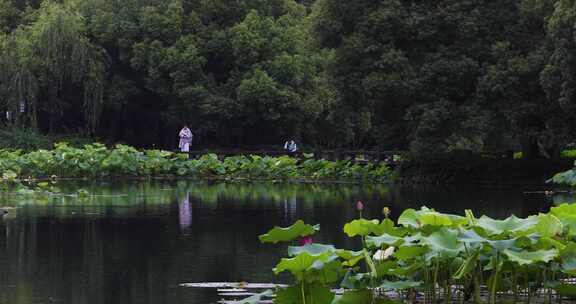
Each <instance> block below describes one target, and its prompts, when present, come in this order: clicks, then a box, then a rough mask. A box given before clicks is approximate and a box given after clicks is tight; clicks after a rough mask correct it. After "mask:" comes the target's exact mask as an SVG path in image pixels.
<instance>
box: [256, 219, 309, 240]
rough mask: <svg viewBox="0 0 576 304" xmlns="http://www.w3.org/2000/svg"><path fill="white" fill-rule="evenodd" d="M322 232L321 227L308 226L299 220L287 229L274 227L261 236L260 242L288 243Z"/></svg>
mask: <svg viewBox="0 0 576 304" xmlns="http://www.w3.org/2000/svg"><path fill="white" fill-rule="evenodd" d="M318 230H320V226H319V225H315V226H312V225H308V224H305V223H304V221H302V220H298V221H296V223H294V224H293V225H292V226H290V227H287V228H281V227H274V228H272V230H270V231H268V233H266V234H263V235H261V236H260V237H259V238H260V242H262V243H278V242H288V241H292V240H294V239H297V238H299V237H303V236H308V235H312V234H314V233H316V231H318Z"/></svg>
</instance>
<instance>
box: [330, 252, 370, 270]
mask: <svg viewBox="0 0 576 304" xmlns="http://www.w3.org/2000/svg"><path fill="white" fill-rule="evenodd" d="M336 254H337V255H338V256H339V257H340V258H342V259H344V260H345V261H344V262H343V263H342V265H344V266H348V267H353V266H354V265H356V264H358V262H360V261H361V260H362V259H363V258H364V251H363V250H360V251H350V250H344V249H338V250H336Z"/></svg>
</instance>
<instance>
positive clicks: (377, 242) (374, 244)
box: [366, 234, 404, 248]
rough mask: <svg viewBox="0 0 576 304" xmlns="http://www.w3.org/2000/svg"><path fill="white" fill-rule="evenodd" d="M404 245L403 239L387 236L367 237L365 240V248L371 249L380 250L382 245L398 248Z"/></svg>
mask: <svg viewBox="0 0 576 304" xmlns="http://www.w3.org/2000/svg"><path fill="white" fill-rule="evenodd" d="M402 243H404V238H401V237H396V236H392V235H388V234H383V235H381V236H369V237H367V238H366V246H368V247H371V248H380V247H382V245H388V246H399V245H401V244H402Z"/></svg>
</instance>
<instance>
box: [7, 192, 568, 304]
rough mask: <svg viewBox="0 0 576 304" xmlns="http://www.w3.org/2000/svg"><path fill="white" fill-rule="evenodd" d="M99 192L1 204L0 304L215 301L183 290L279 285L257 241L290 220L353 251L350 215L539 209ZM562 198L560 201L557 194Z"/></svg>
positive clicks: (498, 197)
mask: <svg viewBox="0 0 576 304" xmlns="http://www.w3.org/2000/svg"><path fill="white" fill-rule="evenodd" d="M79 187H82V188H84V189H87V190H88V191H89V192H90V193H93V194H96V195H98V196H94V197H91V198H90V199H89V200H84V201H81V200H78V199H74V198H58V199H51V198H34V197H31V198H19V199H16V198H15V197H11V198H0V200H1V201H2V203H3V204H5V205H6V204H8V205H13V206H18V208H17V209H15V210H10V211H9V214H8V215H6V216H5V217H4V218H3V219H2V221H1V222H0V304H4V303H6V304H29V303H63V304H64V303H66V304H114V303H122V304H141V303H145V304H146V303H149V304H161V303H171V304H195V303H202V304H206V303H215V302H216V301H217V300H218V297H217V295H216V294H214V293H213V291H207V290H193V289H186V288H179V287H178V284H179V283H183V282H204V281H230V282H231V281H250V282H277V278H275V277H274V275H273V274H272V272H271V268H272V267H273V266H274V265H275V264H276V263H277V261H278V259H279V257H281V256H283V255H284V254H285V248H283V247H282V246H268V245H262V244H260V243H259V242H258V239H257V236H258V235H259V234H261V233H263V232H265V231H267V230H268V229H269V228H270V227H272V226H274V225H283V226H284V225H289V224H291V223H293V222H294V221H295V220H296V219H303V220H305V221H306V222H309V223H313V224H316V223H318V224H320V225H321V228H322V230H321V231H320V233H319V234H318V235H317V237H315V239H316V240H317V241H318V242H323V243H334V244H335V245H336V246H338V247H342V248H349V249H357V248H358V246H359V244H358V243H357V240H351V239H348V238H346V237H345V236H344V234H343V233H342V227H343V225H344V224H345V223H346V222H348V221H350V220H351V219H353V218H355V217H356V216H357V212H356V210H355V209H354V203H355V202H356V201H357V200H362V201H364V202H365V206H366V208H365V211H364V212H365V215H366V216H368V217H381V210H382V208H383V207H384V206H389V207H391V208H392V211H393V214H394V215H395V216H398V215H399V214H400V212H401V211H402V210H403V209H405V208H408V207H414V208H419V207H420V206H421V205H423V204H426V205H428V206H429V207H434V208H436V209H438V210H440V211H443V212H455V213H461V212H463V210H464V209H466V208H471V209H473V210H474V212H475V213H476V214H481V213H487V214H488V215H490V216H493V217H505V216H508V215H509V214H511V213H515V214H516V215H518V216H526V215H527V214H530V213H535V212H538V211H545V209H546V208H547V207H548V204H549V203H550V201H546V200H545V199H543V198H542V197H539V196H533V197H528V196H526V195H524V194H523V192H524V191H526V190H530V189H522V188H514V189H499V190H495V189H482V188H467V189H462V188H459V189H450V188H426V189H406V188H392V189H389V188H387V187H383V186H367V187H362V186H358V185H318V184H306V185H298V184H272V183H250V184H218V183H217V184H210V183H188V182H177V183H162V182H150V183H127V184H121V183H110V184H106V183H92V184H76V183H70V184H64V185H61V188H62V189H63V190H64V191H65V192H67V193H72V192H74V191H75V189H78V188H79ZM564 199H567V198H564Z"/></svg>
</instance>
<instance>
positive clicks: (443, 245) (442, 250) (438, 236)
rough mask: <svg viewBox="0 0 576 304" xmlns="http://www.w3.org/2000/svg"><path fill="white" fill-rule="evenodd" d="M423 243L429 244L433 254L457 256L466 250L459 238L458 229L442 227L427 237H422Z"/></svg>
mask: <svg viewBox="0 0 576 304" xmlns="http://www.w3.org/2000/svg"><path fill="white" fill-rule="evenodd" d="M422 243H423V244H425V245H428V247H430V249H431V250H432V252H431V254H432V255H433V256H436V255H442V256H449V257H453V256H457V255H458V254H459V253H460V252H462V251H464V244H463V243H462V242H460V241H459V240H458V231H454V230H450V229H448V228H442V229H440V230H438V231H436V232H434V233H432V234H431V235H429V236H427V237H422Z"/></svg>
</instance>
